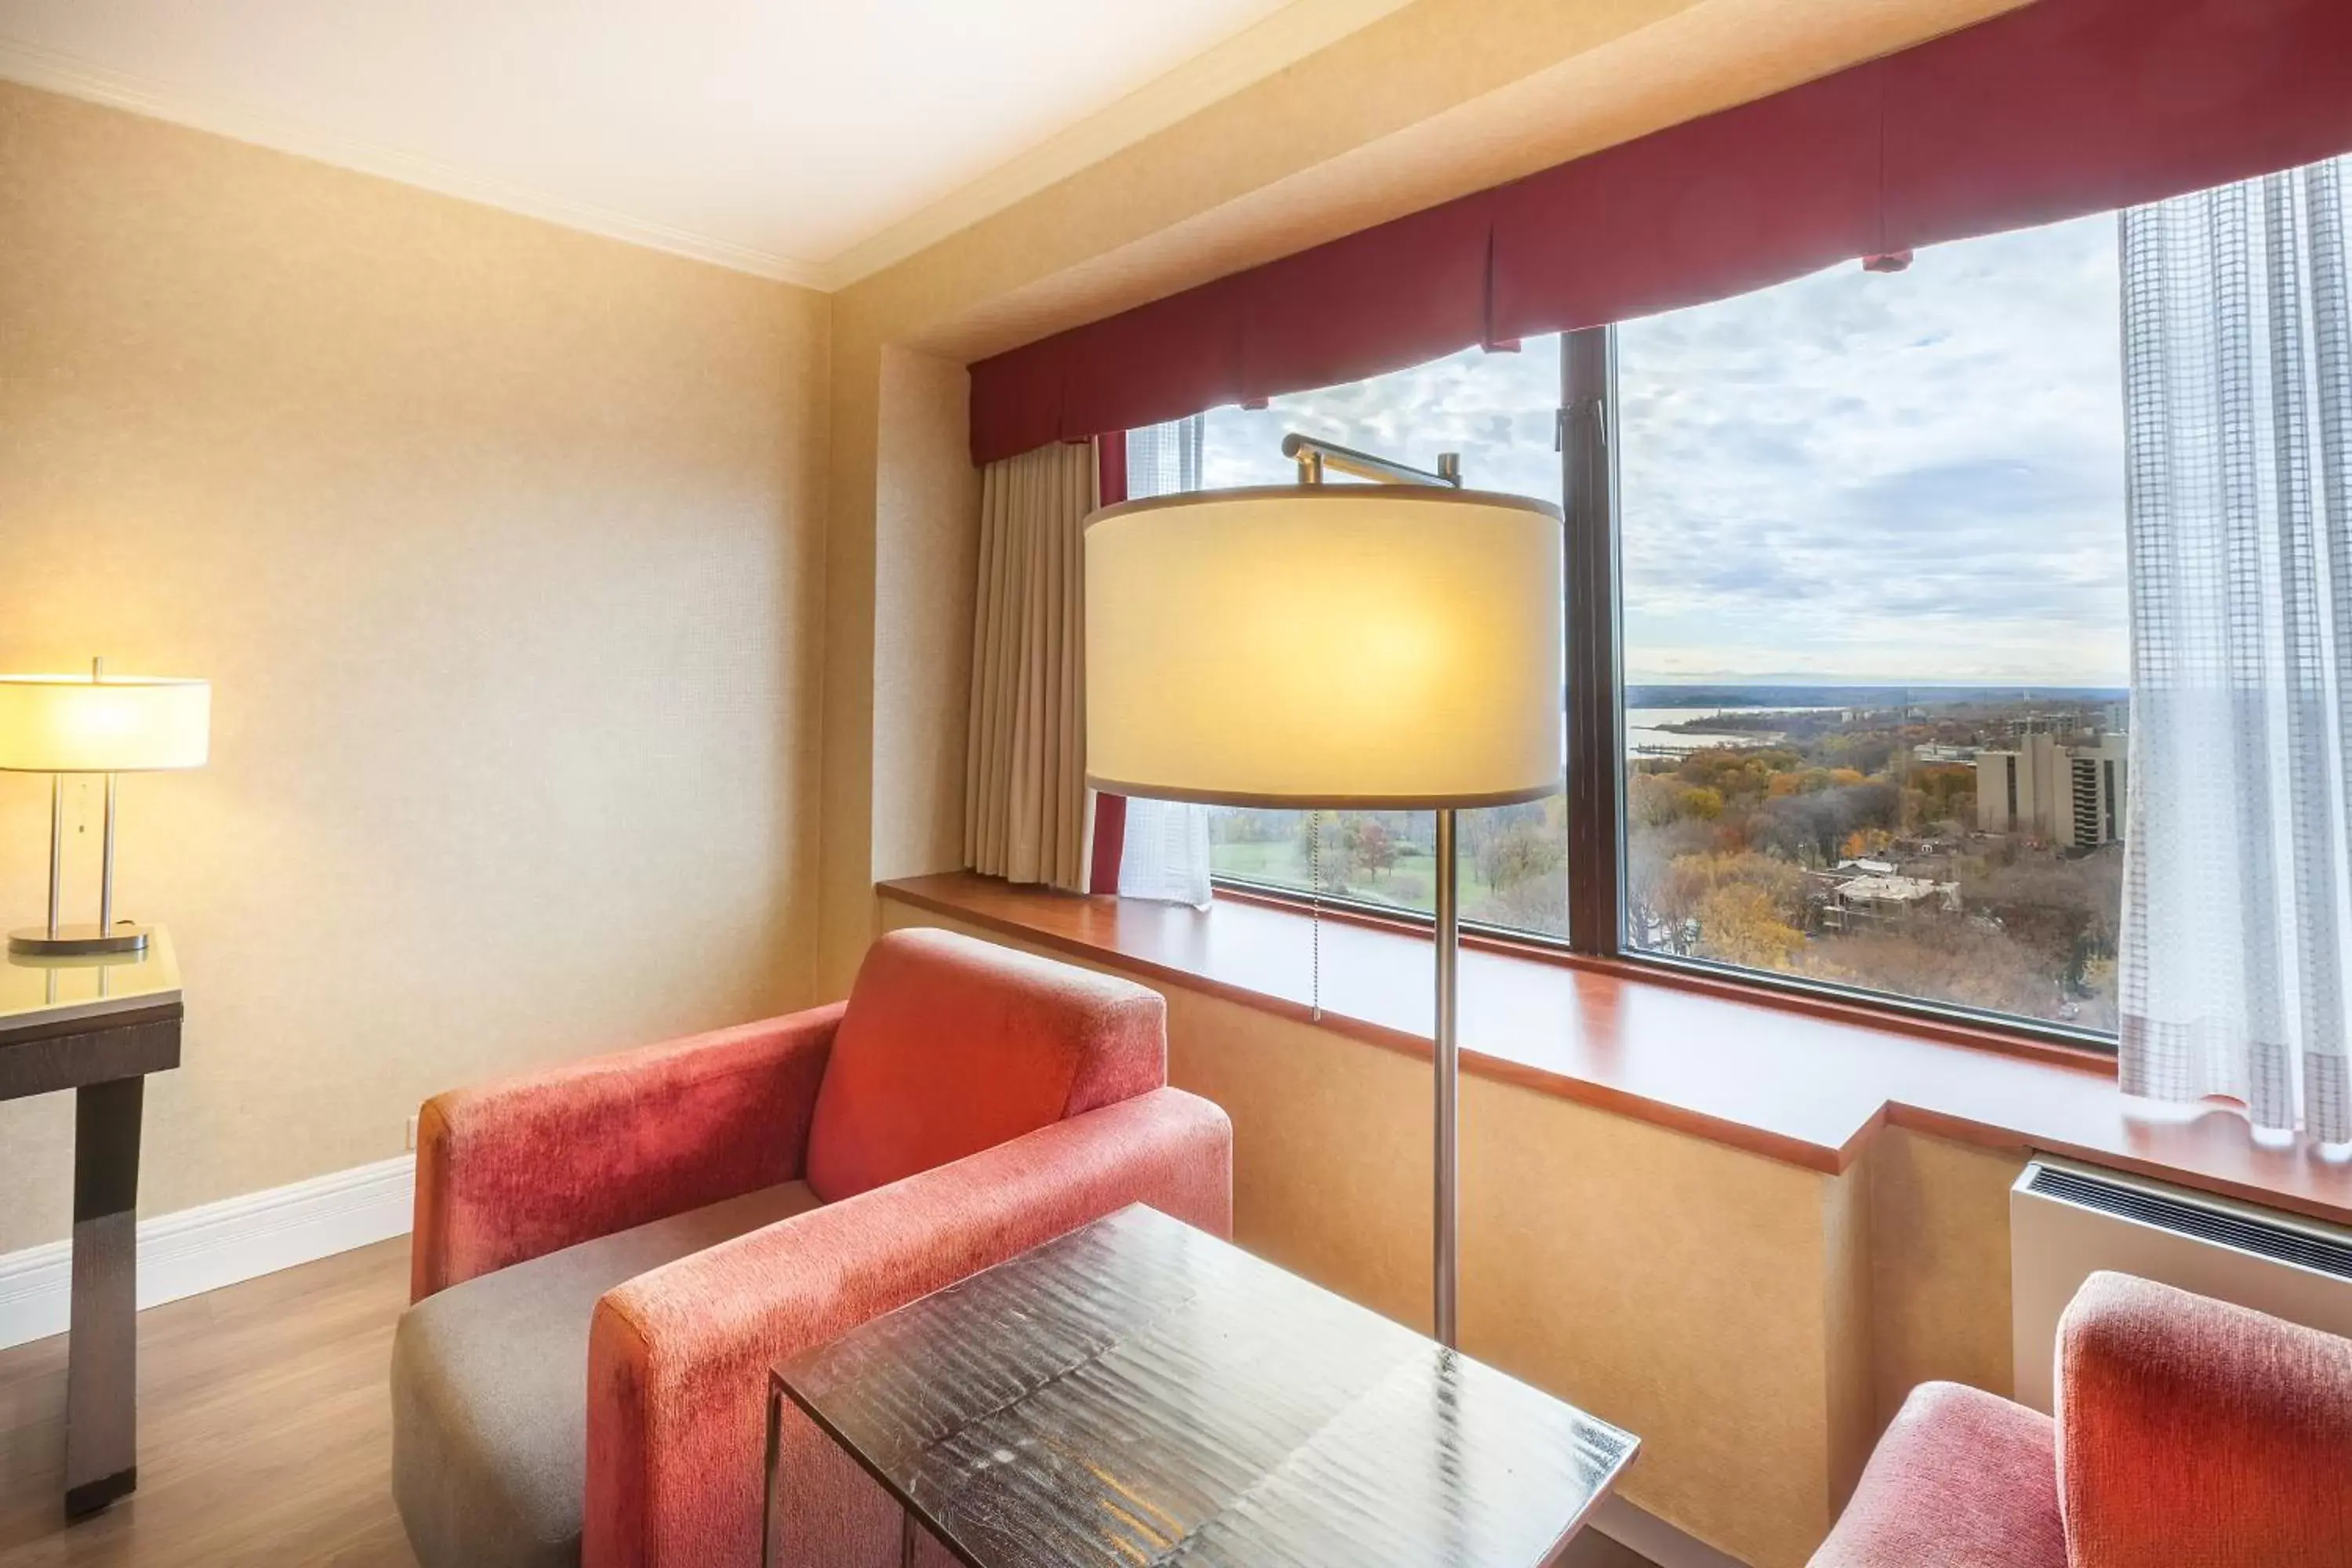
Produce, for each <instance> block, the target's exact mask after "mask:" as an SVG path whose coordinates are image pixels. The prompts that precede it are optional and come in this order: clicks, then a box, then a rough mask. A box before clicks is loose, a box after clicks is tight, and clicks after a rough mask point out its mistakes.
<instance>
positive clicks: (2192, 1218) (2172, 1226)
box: [2026, 1164, 2352, 1279]
mask: <svg viewBox="0 0 2352 1568" xmlns="http://www.w3.org/2000/svg"><path fill="white" fill-rule="evenodd" d="M2026 1190H2027V1191H2028V1192H2031V1193H2033V1194H2038V1195H2040V1196H2042V1197H2047V1198H2054V1199H2057V1200H2058V1201H2060V1202H2062V1203H2069V1204H2074V1205H2076V1206H2078V1207H2081V1208H2086V1209H2096V1210H2098V1211H2099V1212H2101V1213H2102V1214H2111V1215H2117V1216H2118V1217H2120V1218H2123V1219H2130V1220H2137V1221H2139V1222H2140V1223H2141V1224H2143V1225H2152V1226H2157V1227H2158V1228H2159V1229H2162V1230H2168V1231H2171V1232H2173V1233H2175V1234H2176V1235H2180V1236H2189V1237H2198V1238H2200V1239H2201V1240H2205V1241H2211V1242H2218V1243H2219V1244H2221V1246H2223V1247H2236V1248H2237V1249H2238V1250H2239V1251H2241V1252H2251V1253H2252V1254H2254V1255H2255V1256H2257V1257H2260V1258H2273V1259H2274V1260H2276V1261H2278V1262H2281V1263H2293V1264H2296V1265H2299V1266H2300V1267H2302V1268H2309V1269H2311V1270H2313V1271H2315V1272H2316V1273H2320V1274H2326V1275H2328V1276H2329V1277H2331V1278H2333V1279H2352V1247H2347V1246H2346V1245H2345V1244H2344V1243H2342V1242H2340V1241H2334V1240H2331V1239H2329V1238H2328V1237H2324V1236H2314V1235H2311V1234H2310V1233H2308V1232H2305V1231H2300V1230H2295V1229H2293V1228H2291V1227H2289V1226H2282V1225H2272V1224H2267V1223H2265V1222H2263V1221H2262V1220H2259V1219H2254V1218H2252V1217H2250V1216H2248V1215H2241V1214H2238V1213H2235V1212H2233V1211H2231V1210H2228V1209H2221V1208H2207V1207H2205V1206H2204V1205H2200V1204H2191V1203H2184V1202H2182V1201H2181V1200H2179V1198H2169V1197H2165V1196H2163V1195H2161V1194H2157V1193H2149V1192H2143V1191H2141V1190H2140V1189H2139V1188H2137V1187H2127V1186H2122V1185H2118V1184H2114V1183H2109V1182H2102V1181H2099V1180H2097V1179H2096V1178H2095V1177H2090V1176H2083V1175H2078V1174H2076V1173H2074V1172H2072V1171H2063V1170H2056V1169H2053V1168H2052V1167H2051V1166H2048V1165H2041V1164H2037V1165H2036V1166H2035V1167H2034V1171H2033V1177H2032V1181H2031V1182H2030V1183H2029V1184H2028V1185H2027V1187H2026Z"/></svg>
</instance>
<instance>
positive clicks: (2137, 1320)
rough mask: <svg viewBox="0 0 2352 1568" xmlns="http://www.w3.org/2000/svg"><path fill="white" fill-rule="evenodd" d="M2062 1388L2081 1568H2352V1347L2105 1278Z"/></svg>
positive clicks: (2218, 1305)
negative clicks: (2254, 1567)
mask: <svg viewBox="0 0 2352 1568" xmlns="http://www.w3.org/2000/svg"><path fill="white" fill-rule="evenodd" d="M2058 1378H2059V1393H2058V1409H2059V1426H2060V1430H2061V1433H2062V1436H2061V1439H2060V1453H2059V1470H2060V1476H2061V1482H2060V1486H2061V1490H2062V1492H2063V1497H2064V1501H2065V1516H2066V1531H2067V1536H2068V1539H2069V1540H2070V1541H2072V1542H2073V1543H2074V1568H2240V1565H2243V1564H2251V1563H2261V1564H2263V1568H2352V1340H2345V1339H2339V1338H2337V1337H2336V1336H2335V1335H2333V1334H2326V1333H2322V1332H2320V1331H2317V1330H2315V1329H2308V1328H2305V1327H2302V1326H2301V1325H2299V1324H2294V1323H2288V1322H2284V1321H2280V1320H2279V1319H2277V1318H2273V1317H2269V1316H2266V1315H2265V1314H2263V1313H2261V1312H2255V1311H2250V1310H2247V1309H2245V1308H2243V1307H2237V1306H2231V1305H2230V1304H2229V1303H2227V1302H2223V1301H2215V1300H2208V1299H2207V1298H2205V1297H2202V1296H2193V1295H2190V1294H2189V1292H2188V1291H2185V1290H2176V1289H2173V1288H2172V1287H2170V1286H2168V1285H2158V1284H2156V1283H2154V1282H2152V1281H2150V1280H2146V1279H2132V1278H2130V1277H2128V1276H2126V1275H2122V1274H2106V1273H2100V1274H2094V1275H2092V1276H2091V1278H2090V1279H2088V1280H2087V1281H2085V1282H2084V1286H2083V1289H2081V1291H2079V1292H2078V1293H2077V1294H2076V1295H2075V1297H2074V1301H2073V1303H2072V1304H2070V1305H2069V1306H2068V1307H2067V1309H2066V1314H2065V1316H2064V1317H2063V1319H2062V1320H2061V1321H2060V1322H2059V1326H2058Z"/></svg>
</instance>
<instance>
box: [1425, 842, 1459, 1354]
mask: <svg viewBox="0 0 2352 1568" xmlns="http://www.w3.org/2000/svg"><path fill="white" fill-rule="evenodd" d="M1454 856H1455V845H1454V808H1453V807H1452V806H1450V805H1445V806H1440V807H1438V810H1437V1028H1436V1031H1435V1033H1434V1036H1433V1040H1434V1045H1435V1054H1436V1058H1437V1129H1436V1137H1435V1140H1434V1142H1435V1147H1436V1151H1437V1168H1436V1175H1435V1188H1436V1191H1435V1202H1436V1213H1435V1215H1434V1223H1433V1226H1432V1227H1431V1228H1432V1230H1433V1233H1434V1235H1433V1238H1432V1239H1433V1244H1434V1247H1435V1257H1434V1258H1433V1265H1432V1273H1433V1277H1434V1279H1436V1281H1437V1309H1436V1317H1437V1342H1438V1343H1439V1344H1442V1345H1444V1347H1445V1348H1446V1349H1448V1350H1457V1349H1459V1348H1460V1347H1461V1341H1460V1339H1459V1338H1458V1337H1457V1332H1456V1324H1455V1321H1454V1285H1455V1258H1456V1256H1457V1254H1456V1249H1455V1243H1454V1219H1455V1215H1456V1211H1457V1204H1456V1199H1455V1182H1456V1179H1457V1178H1458V1176H1459V1174H1460V1162H1459V1159H1458V1158H1457V1151H1458V1149H1459V1146H1460V1138H1459V1133H1460V1131H1461V1116H1460V1110H1459V1106H1458V1103H1457V1099H1458V1097H1457V1091H1458V1090H1459V1089H1460V1088H1461V1086H1462V1053H1461V1047H1460V1045H1459V1043H1458V1041H1457V1039H1456V1037H1455V1034H1454V1018H1455V1013H1456V996H1455V989H1454V982H1455V979H1456V972H1457V969H1458V966H1459V965H1458V961H1459V959H1460V958H1461V956H1462V927H1461V923H1460V910H1459V909H1458V908H1457V905H1458V901H1459V898H1458V895H1459V891H1460V887H1461V879H1460V878H1459V877H1458V876H1457V874H1456V873H1455V870H1454Z"/></svg>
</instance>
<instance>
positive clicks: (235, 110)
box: [0, 37, 825, 289]
mask: <svg viewBox="0 0 2352 1568" xmlns="http://www.w3.org/2000/svg"><path fill="white" fill-rule="evenodd" d="M0 80H6V81H14V82H18V83H21V84H23V85H24V86H26V87H33V88H39V89H43V90H45V91H48V92H57V93H63V94H65V95H66V96H68V97H69V98H79V99H83V100H88V101H89V102H91V103H102V104H105V105H107V106H108V107H110V108H113V109H122V110H130V111H131V113H133V114H142V115H145V116H147V117H148V118H149V119H152V120H167V121H171V122H172V123H173V124H175V125H185V126H188V127H189V128H191V129H193V130H196V131H207V132H212V133H213V134H215V135H217V136H226V137H228V138H229V139H230V140H232V141H236V142H250V143H252V144H253V145H255V146H257V147H268V148H270V149H272V150H273V151H276V152H279V153H292V154H294V155H295V156H296V157H299V158H309V159H311V160H313V161H315V162H317V163H331V164H333V165H335V166H336V167H337V168H342V169H351V170H354V171H356V172H358V173H360V174H373V175H376V176H378V177H380V178H383V179H387V180H393V181H396V182H398V183H399V184H404V185H415V186H417V187H419V188H421V189H424V190H428V191H434V192H437V193H439V194H440V195H445V196H455V197H457V199H458V200H460V201H467V202H474V203H477V204H478V205H483V206H490V207H498V208H499V209H501V210H503V211H506V212H510V213H515V214H518V215H520V216H523V217H529V218H537V219H539V220H540V221H541V222H542V223H551V224H555V225H557V226H560V227H563V228H570V229H577V230H579V231H581V232H582V233H584V234H593V235H601V236H603V237H604V238H606V239H617V240H620V241H623V242H624V243H625V244H629V245H635V246H642V247H646V248H647V249H652V250H663V251H667V252H669V253H670V254H671V255H673V256H683V257H686V258H688V259H689V260H693V261H702V262H708V263H709V264H710V265H712V266H714V267H724V268H728V269H729V270H730V271H735V272H748V273H750V274H751V275H752V276H754V277H757V278H768V279H774V280H776V281H778V282H782V283H793V284H797V285H799V286H801V287H802V288H805V289H821V288H824V287H825V285H824V282H823V281H822V278H823V273H824V269H823V268H819V267H816V266H814V265H812V264H811V263H808V262H805V261H801V260H797V259H794V258H791V257H785V256H772V255H770V254H769V253H768V252H766V251H762V250H756V249H753V248H752V247H750V246H744V245H737V244H735V243H734V242H732V241H731V240H724V239H717V238H713V237H710V236H709V235H701V234H694V233H690V232H688V230H685V229H680V228H673V227H671V226H668V225H667V224H659V223H650V222H647V221H646V220H645V219H643V218H635V217H631V216H628V215H627V214H625V213H617V212H613V211H610V210H608V209H606V208H604V207H599V206H594V205H590V204H587V203H584V202H575V201H572V200H570V199H568V198H566V197H562V196H552V195H547V194H545V193H544V192H540V191H534V190H530V189H528V188H526V187H524V186H520V185H514V184H507V183H505V182H503V181H499V180H493V179H488V178H485V177H483V176H480V175H478V174H467V172H466V171H464V170H462V169H457V168H452V167H450V166H449V165H448V164H446V163H438V162H436V161H435V160H433V159H430V158H420V157H417V156H415V154H413V153H403V152H400V151H399V150H397V149H396V148H392V147H385V146H381V145H378V144H376V143H374V142H364V141H360V140H357V139H354V138H352V137H348V136H343V135H341V134H338V133H337V132H331V131H324V130H321V129H320V128H319V127H317V126H314V125H309V124H305V123H302V122H300V121H292V120H286V119H282V118H280V117H278V116H277V115H273V114H268V113H266V112H264V111H262V110H257V109H253V108H250V107H248V106H247V105H245V104H242V103H238V102H236V101H234V100H228V99H224V98H215V97H213V96H211V95H209V94H205V93H199V92H192V91H187V90H184V89H179V88H175V87H173V86H170V85H168V84H166V83H163V82H159V81H154V80H151V79H147V78H144V77H138V76H132V75H130V74H129V73H127V72H123V71H117V70H110V69H108V68H105V67H102V66H97V65H92V64H90V63H89V61H86V60H81V59H78V58H74V57H73V56H71V55H67V54H62V53H59V52H58V51H56V50H53V49H45V48H41V47H37V46H35V45H31V44H25V43H20V42H18V41H16V40H15V39H12V38H7V37H0Z"/></svg>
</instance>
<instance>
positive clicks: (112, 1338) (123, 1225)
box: [0, 928, 182, 1518]
mask: <svg viewBox="0 0 2352 1568" xmlns="http://www.w3.org/2000/svg"><path fill="white" fill-rule="evenodd" d="M181 1012H182V1008H181V1003H180V970H179V965H178V964H177V963H175V962H173V956H172V939H171V935H170V933H168V932H166V931H163V930H161V929H160V928H159V929H157V930H156V931H155V932H154V934H153V935H152V937H151V938H150V939H149V941H148V943H147V949H146V951H145V952H135V953H114V954H110V955H106V956H102V957H90V958H26V957H20V956H18V955H16V954H15V953H5V952H0V1100H20V1099H23V1098H24V1097H26V1096H27V1095H34V1094H50V1093H54V1092H56V1091H57V1090H59V1089H72V1090H73V1091H74V1204H73V1313H72V1333H73V1338H72V1341H71V1342H70V1344H69V1345H68V1350H67V1363H66V1497H65V1504H66V1513H67V1515H68V1517H69V1518H78V1517H79V1516H80V1515H83V1514H87V1513H94V1512H96V1511H97V1510H100V1509H102V1508H104V1507H105V1506H106V1505H107V1504H109V1503H110V1502H112V1501H113V1500H115V1499H117V1498H119V1497H121V1496H123V1495H125V1494H126V1493H128V1492H129V1491H130V1490H131V1489H132V1488H133V1487H135V1486H136V1485H138V1478H139V1468H138V1460H139V1450H138V1421H139V1395H138V1381H137V1379H138V1365H139V1335H138V1318H137V1313H138V1219H137V1214H136V1210H137V1207H138V1201H139V1121H140V1108H141V1103H142V1100H143V1099H144V1091H145V1089H146V1084H147V1075H148V1074H149V1073H151V1072H164V1071H167V1070H169V1069H170V1068H175V1067H178V1066H179V1065H180V1016H181Z"/></svg>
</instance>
